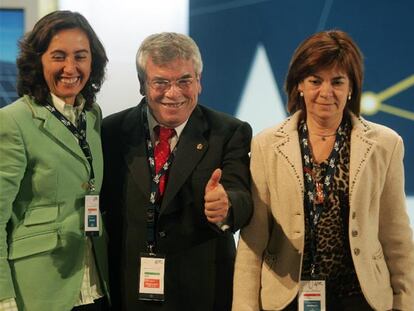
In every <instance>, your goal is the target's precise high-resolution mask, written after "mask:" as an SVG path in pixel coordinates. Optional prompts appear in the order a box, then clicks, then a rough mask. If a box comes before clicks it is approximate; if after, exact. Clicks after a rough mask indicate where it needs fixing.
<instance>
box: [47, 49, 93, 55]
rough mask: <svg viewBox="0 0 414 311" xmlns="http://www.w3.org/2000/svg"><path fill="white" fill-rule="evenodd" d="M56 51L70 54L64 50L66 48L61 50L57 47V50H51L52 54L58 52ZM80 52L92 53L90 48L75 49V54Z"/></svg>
mask: <svg viewBox="0 0 414 311" xmlns="http://www.w3.org/2000/svg"><path fill="white" fill-rule="evenodd" d="M56 53H60V54H68V53H67V52H66V51H64V50H60V49H56V50H53V51H50V54H56ZM78 53H88V54H89V53H90V51H89V50H87V49H81V50H77V51H75V54H78Z"/></svg>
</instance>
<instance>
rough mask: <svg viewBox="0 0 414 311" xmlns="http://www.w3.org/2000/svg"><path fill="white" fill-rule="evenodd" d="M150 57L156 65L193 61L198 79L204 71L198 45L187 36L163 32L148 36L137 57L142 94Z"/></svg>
mask: <svg viewBox="0 0 414 311" xmlns="http://www.w3.org/2000/svg"><path fill="white" fill-rule="evenodd" d="M148 57H151V60H152V61H153V62H154V64H156V65H163V64H168V63H170V62H172V61H174V60H176V59H184V60H192V61H193V64H194V69H195V73H196V75H197V78H199V77H200V76H201V72H202V71H203V61H202V59H201V54H200V50H199V48H198V46H197V44H196V43H195V42H194V40H193V39H191V38H190V37H189V36H187V35H183V34H180V33H175V32H162V33H156V34H153V35H150V36H148V37H147V38H146V39H145V40H144V41H143V42H142V44H141V46H140V47H139V49H138V52H137V55H136V66H137V73H138V79H139V82H140V84H141V87H140V91H141V94H143V95H144V93H145V81H146V72H145V68H146V65H147V61H148Z"/></svg>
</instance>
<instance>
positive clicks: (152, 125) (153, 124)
mask: <svg viewBox="0 0 414 311" xmlns="http://www.w3.org/2000/svg"><path fill="white" fill-rule="evenodd" d="M147 118H148V127H149V128H150V129H151V130H150V135H151V139H154V128H155V127H156V126H157V125H160V126H161V124H160V123H159V122H158V121H157V120H156V119H155V118H154V116H153V115H152V113H151V110H150V109H149V106H148V105H147ZM187 122H188V119H187V120H185V122H183V123H182V124H180V125H179V126H177V127H175V128H174V130H175V134H176V135H177V139H179V138H180V135H181V133H182V132H183V130H184V127H185V126H186V124H187Z"/></svg>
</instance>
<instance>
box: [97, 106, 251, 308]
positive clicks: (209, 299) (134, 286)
mask: <svg viewBox="0 0 414 311" xmlns="http://www.w3.org/2000/svg"><path fill="white" fill-rule="evenodd" d="M145 107H146V104H145V99H144V100H143V101H142V102H141V103H140V104H139V105H138V106H137V107H133V108H130V109H127V110H125V111H121V112H119V113H116V114H114V115H111V116H109V117H107V118H106V119H105V120H104V122H103V131H102V135H103V137H102V139H103V144H104V163H105V167H104V190H103V204H104V206H105V210H106V220H107V225H108V231H109V236H110V250H109V253H110V255H109V259H110V274H111V276H110V280H111V289H112V291H113V293H112V294H113V303H114V310H171V311H173V310H174V311H176V310H209V311H210V310H230V308H231V300H232V282H233V267H234V257H235V243H234V239H233V235H232V232H234V231H236V230H238V229H240V228H241V227H242V226H244V225H245V224H246V223H247V222H248V220H249V218H250V215H251V212H252V201H251V196H250V192H249V184H250V174H249V155H248V153H249V151H250V140H251V127H250V126H249V125H248V124H247V123H245V122H242V121H240V120H237V119H235V118H233V117H231V116H228V115H225V114H223V113H220V112H216V111H213V110H210V109H208V108H206V107H203V106H201V105H197V106H196V108H195V109H194V111H193V113H192V114H191V116H190V118H189V120H188V123H187V124H186V126H185V128H184V130H183V132H182V134H181V136H180V140H179V143H178V147H177V152H176V156H175V158H174V161H173V164H172V166H171V168H170V172H169V177H168V183H167V187H166V190H165V193H164V198H163V201H162V204H161V210H160V214H159V217H158V224H157V228H156V232H157V244H158V248H157V251H158V252H159V253H163V254H165V255H166V267H165V302H164V303H154V302H142V301H139V300H138V294H137V292H138V284H139V268H140V266H139V254H140V252H145V251H146V206H147V205H148V202H149V194H150V181H151V175H150V170H149V165H148V159H147V150H146V143H145V133H144V127H143V122H142V109H143V108H145ZM200 144H201V145H200ZM197 146H198V147H197ZM200 146H202V148H200ZM216 168H221V169H222V170H223V175H222V179H221V183H222V184H223V186H224V188H225V189H226V192H227V194H228V196H229V199H230V201H231V203H232V208H231V214H230V218H229V221H230V223H231V231H232V232H230V231H227V232H223V231H221V230H219V229H218V227H217V226H216V225H214V224H211V223H209V222H208V221H207V219H206V217H205V215H204V188H205V185H206V183H207V181H208V180H209V178H210V176H211V174H212V173H213V171H214V170H215V169H216Z"/></svg>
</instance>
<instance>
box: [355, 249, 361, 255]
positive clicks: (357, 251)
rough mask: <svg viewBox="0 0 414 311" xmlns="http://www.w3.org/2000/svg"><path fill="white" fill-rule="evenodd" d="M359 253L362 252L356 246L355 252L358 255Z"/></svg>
mask: <svg viewBox="0 0 414 311" xmlns="http://www.w3.org/2000/svg"><path fill="white" fill-rule="evenodd" d="M359 253H360V250H359V248H354V254H355V256H358V255H359Z"/></svg>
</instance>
